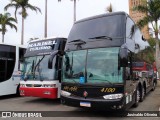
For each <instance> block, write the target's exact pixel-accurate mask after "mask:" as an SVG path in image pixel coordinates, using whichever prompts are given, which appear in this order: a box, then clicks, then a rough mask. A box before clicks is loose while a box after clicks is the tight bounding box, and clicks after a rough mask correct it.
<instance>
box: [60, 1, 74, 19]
mask: <svg viewBox="0 0 160 120" xmlns="http://www.w3.org/2000/svg"><path fill="white" fill-rule="evenodd" d="M71 1H73V2H74V12H73V21H74V22H75V21H76V2H77V0H71ZM58 2H61V0H58Z"/></svg>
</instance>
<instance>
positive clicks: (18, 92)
mask: <svg viewBox="0 0 160 120" xmlns="http://www.w3.org/2000/svg"><path fill="white" fill-rule="evenodd" d="M19 87H20V85H18V87H17V92H16V96H18V97H20V91H19Z"/></svg>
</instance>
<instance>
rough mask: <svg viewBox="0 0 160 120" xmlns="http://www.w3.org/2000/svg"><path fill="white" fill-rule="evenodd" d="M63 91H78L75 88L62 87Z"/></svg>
mask: <svg viewBox="0 0 160 120" xmlns="http://www.w3.org/2000/svg"><path fill="white" fill-rule="evenodd" d="M63 90H65V91H73V92H76V91H77V90H78V88H77V87H76V86H72V87H69V86H64V87H63Z"/></svg>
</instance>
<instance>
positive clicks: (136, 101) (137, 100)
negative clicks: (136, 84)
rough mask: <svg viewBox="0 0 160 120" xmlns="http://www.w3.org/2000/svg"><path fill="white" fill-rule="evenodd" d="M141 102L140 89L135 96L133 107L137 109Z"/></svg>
mask: <svg viewBox="0 0 160 120" xmlns="http://www.w3.org/2000/svg"><path fill="white" fill-rule="evenodd" d="M139 101H140V91H139V88H137V90H136V95H135V103H134V104H133V107H137V106H138V104H139Z"/></svg>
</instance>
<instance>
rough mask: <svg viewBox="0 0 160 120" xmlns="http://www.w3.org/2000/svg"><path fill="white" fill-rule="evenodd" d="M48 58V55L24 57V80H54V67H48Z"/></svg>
mask: <svg viewBox="0 0 160 120" xmlns="http://www.w3.org/2000/svg"><path fill="white" fill-rule="evenodd" d="M48 59H49V55H43V56H34V57H26V58H25V60H24V66H23V76H24V80H42V81H43V80H54V79H55V69H54V68H53V69H48V66H47V64H48ZM54 61H55V60H54ZM53 64H55V62H53ZM50 73H52V74H50Z"/></svg>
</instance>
